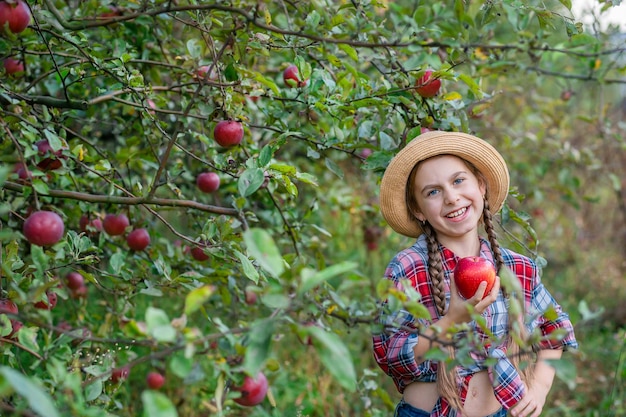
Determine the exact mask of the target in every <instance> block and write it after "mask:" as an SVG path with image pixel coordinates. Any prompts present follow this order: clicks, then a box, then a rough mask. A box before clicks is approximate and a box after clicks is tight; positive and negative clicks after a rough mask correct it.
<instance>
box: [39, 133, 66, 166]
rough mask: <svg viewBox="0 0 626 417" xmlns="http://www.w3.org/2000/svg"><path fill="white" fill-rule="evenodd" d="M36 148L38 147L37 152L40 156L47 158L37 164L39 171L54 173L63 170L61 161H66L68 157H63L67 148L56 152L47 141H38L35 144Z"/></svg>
mask: <svg viewBox="0 0 626 417" xmlns="http://www.w3.org/2000/svg"><path fill="white" fill-rule="evenodd" d="M35 146H37V152H38V153H39V155H40V156H42V157H43V156H45V157H46V158H43V159H42V160H41V161H40V162H39V163H38V164H37V167H39V169H41V170H42V171H52V170H55V169H59V168H61V166H62V165H63V163H62V162H61V159H66V156H65V155H63V150H64V149H67V148H66V147H65V146H63V147H61V149H59V150H57V151H55V150H54V149H52V146H50V143H49V142H48V140H47V139H42V140H40V141H37V142H36V143H35Z"/></svg>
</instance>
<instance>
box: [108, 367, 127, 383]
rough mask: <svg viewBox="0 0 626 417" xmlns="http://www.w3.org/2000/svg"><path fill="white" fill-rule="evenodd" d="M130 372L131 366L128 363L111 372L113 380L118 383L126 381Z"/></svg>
mask: <svg viewBox="0 0 626 417" xmlns="http://www.w3.org/2000/svg"><path fill="white" fill-rule="evenodd" d="M129 374H130V368H129V367H128V365H126V366H122V367H120V368H115V369H113V371H112V372H111V378H110V380H111V382H114V383H118V382H120V381H124V380H126V379H128V375H129Z"/></svg>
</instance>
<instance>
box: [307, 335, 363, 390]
mask: <svg viewBox="0 0 626 417" xmlns="http://www.w3.org/2000/svg"><path fill="white" fill-rule="evenodd" d="M307 330H308V332H309V333H310V335H311V336H312V340H313V346H315V349H316V350H317V352H318V354H319V357H320V360H321V361H322V363H323V364H324V366H325V367H326V369H328V371H329V372H330V373H331V374H332V375H333V377H335V379H336V380H337V382H339V384H340V385H341V386H342V387H344V388H346V389H347V390H349V391H350V392H354V391H355V390H356V371H355V369H354V361H353V360H352V355H351V354H350V351H349V350H348V348H347V347H346V346H345V345H344V343H343V342H342V341H341V339H340V338H339V336H337V335H336V334H334V333H330V332H327V331H324V330H323V329H321V328H319V327H316V326H309V328H308V329H307Z"/></svg>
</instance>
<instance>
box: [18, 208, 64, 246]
mask: <svg viewBox="0 0 626 417" xmlns="http://www.w3.org/2000/svg"><path fill="white" fill-rule="evenodd" d="M22 232H23V233H24V236H25V237H26V239H27V240H28V241H29V242H30V243H32V244H33V245H37V246H51V245H54V244H55V243H57V242H58V241H59V240H61V238H62V237H63V232H65V225H64V224H63V219H61V216H59V215H58V214H56V213H55V212H53V211H45V210H42V211H36V212H34V213H33V214H31V215H30V216H28V218H27V219H26V221H25V222H24V227H23V229H22Z"/></svg>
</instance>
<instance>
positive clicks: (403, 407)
mask: <svg viewBox="0 0 626 417" xmlns="http://www.w3.org/2000/svg"><path fill="white" fill-rule="evenodd" d="M393 416H394V417H428V416H430V412H429V411H425V410H421V409H419V408H415V407H413V406H412V405H411V404H407V403H406V402H404V399H402V400H400V402H399V403H398V405H397V406H396V412H395V414H394V415H393ZM485 417H506V410H505V409H503V408H501V409H500V410H498V411H496V412H495V413H493V414H489V415H488V416H485Z"/></svg>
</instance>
